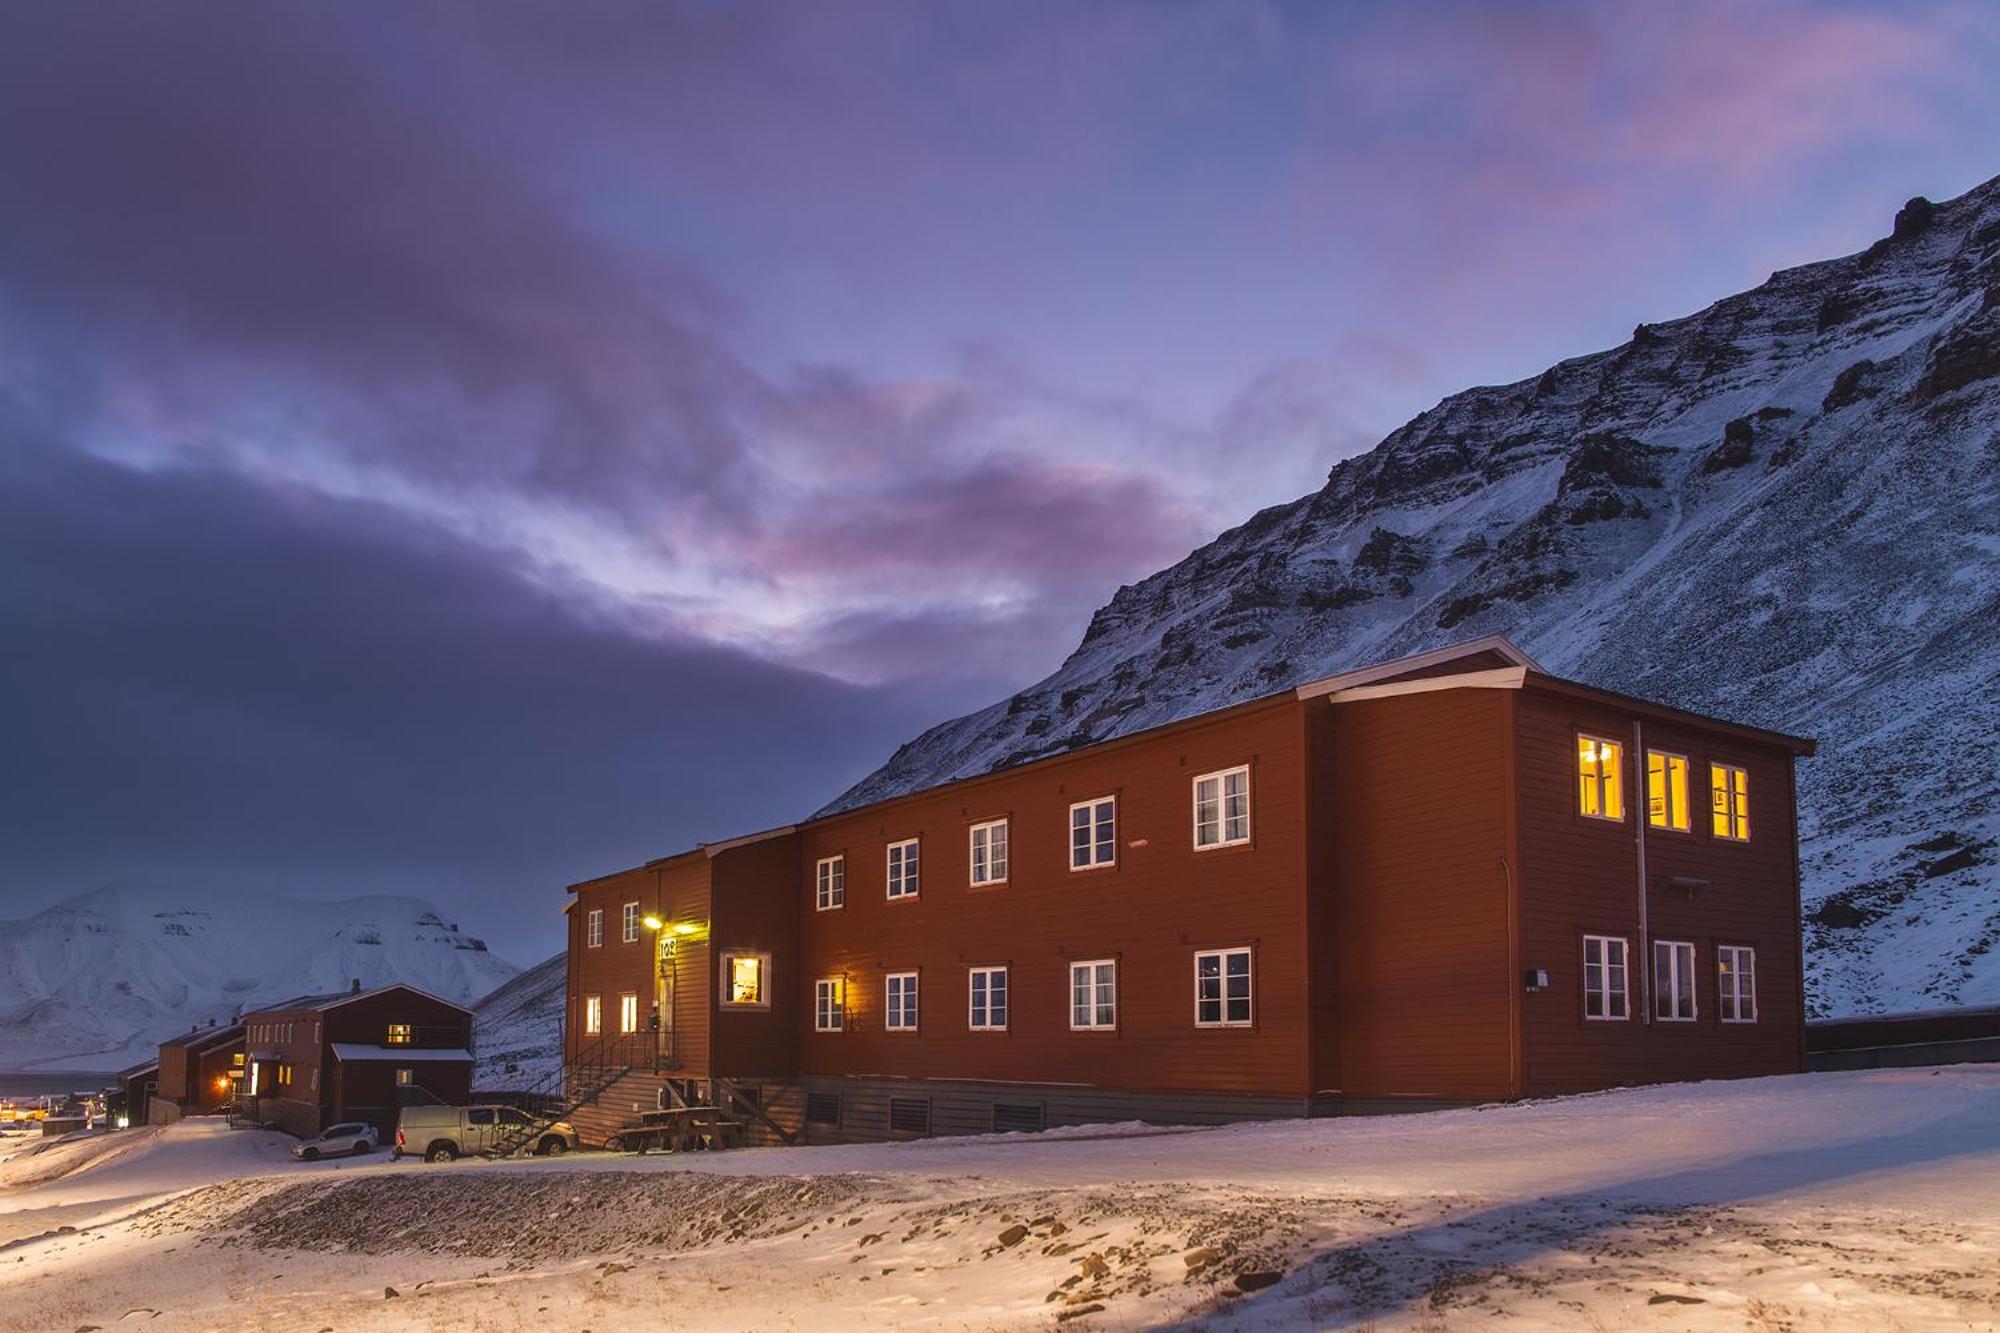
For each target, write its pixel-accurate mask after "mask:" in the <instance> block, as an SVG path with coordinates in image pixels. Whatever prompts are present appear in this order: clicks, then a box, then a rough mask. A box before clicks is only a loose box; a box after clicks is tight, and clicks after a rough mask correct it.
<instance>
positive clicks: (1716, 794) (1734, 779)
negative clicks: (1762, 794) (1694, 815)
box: [1708, 764, 1750, 842]
mask: <svg viewBox="0 0 2000 1333" xmlns="http://www.w3.org/2000/svg"><path fill="white" fill-rule="evenodd" d="M1708 805H1709V811H1710V813H1711V814H1713V815H1714V817H1715V836H1716V837H1718V838H1728V839H1730V840H1731V841H1734V842H1748V841H1749V840H1750V775H1749V774H1748V773H1746V772H1744V771H1743V770H1742V769H1740V768H1738V767H1736V765H1734V764H1710V765H1709V766H1708Z"/></svg>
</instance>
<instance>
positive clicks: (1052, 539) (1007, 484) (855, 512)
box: [0, 0, 2000, 963]
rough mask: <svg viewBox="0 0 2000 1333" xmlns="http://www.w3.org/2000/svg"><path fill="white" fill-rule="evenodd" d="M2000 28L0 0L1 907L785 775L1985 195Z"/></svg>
mask: <svg viewBox="0 0 2000 1333" xmlns="http://www.w3.org/2000/svg"><path fill="white" fill-rule="evenodd" d="M1996 71H2000V7H1995V6H1992V5H1987V4H1979V3H1967V4H1923V3H1907V2H1903V3H1885V4H1880V5H1865V4H1803V3H1800V4H1786V3H1739V4H1713V3H1689V4H1682V3H1632V4H1613V5H1601V6H1590V7H1584V6H1580V5H1557V4H1549V5H1539V4H1514V5H1502V4H1493V3H1488V4H1478V5H1473V4H1465V5H1451V4H1409V5H1398V6H1375V5H1352V6H1345V5H1333V4H1314V5H1300V6H1290V5H1277V4H1270V5H1267V4H1248V3H1232V4H1217V5H1207V4H1194V3H1189V4H1152V3H1147V4H1134V5H1129V6H1128V5H1119V4H1057V5H1038V4H1024V3H1010V4H989V3H977V4H964V5H953V4H905V5H898V6H876V5H864V4H859V3H850V2H849V0H840V2H839V3H818V2H815V3H803V4H799V5H795V6H794V5H781V4H756V5H745V6H735V5H722V4H702V5H688V6H678V7H670V6H666V5H659V4H651V3H644V4H639V3H635V4H604V3H586V4H581V5H563V6H556V5H540V6H509V5H502V4H493V3H484V2H482V3H477V4H473V3H466V4H443V3H417V4H393V5H392V4H340V5H306V4H301V3H273V2H272V0H257V3H248V4H241V5H231V4H219V3H204V4H200V5H182V4H173V3H158V4H144V5H127V6H112V5H104V4H70V3H64V4H56V3H32V2H29V3H10V4H8V5H6V6H5V8H4V9H0V631H3V632H4V642H0V917H4V916H19V915H25V914H27V913H29V912H32V911H35V910H38V909H40V908H41V907H44V906H46V905H48V904H49V903H51V902H53V901H56V900H57V899H59V898H61V897H66V896H68V895H70V894H74V893H77V892H80V891H83V890H87V889H90V888H94V887H97V886H99V885H101V884H105V883H110V882H114V881H116V882H125V883H133V884H158V885H161V886H166V887H172V886H176V885H201V884H216V885H255V886H263V887H268V888H269V889H270V890H271V891H273V892H279V893H285V894H293V895H300V896H308V897H314V896H319V897H324V896H336V895H338V896H346V895H349V894H355V893H363V892H403V893H415V894H420V895H423V896H427V897H429V898H431V899H432V900H433V901H435V902H437V903H438V904H439V905H440V906H441V907H443V908H445V909H446V911H447V914H448V915H451V916H452V917H453V918H454V919H456V920H458V921H459V922H460V924H462V925H463V926H464V927H465V928H466V929H467V930H469V931H472V932H474V933H478V934H483V935H485V936H486V937H487V938H489V939H490V940H492V941H493V943H494V946H495V947H496V949H498V950H499V951H500V952H502V953H503V954H506V955H507V956H509V957H511V958H513V959H514V960H515V961H517V962H522V963H527V962H532V961H535V960H537V959H539V958H540V957H542V956H545V955H547V954H549V953H552V952H554V951H555V949H556V948H557V947H558V945H559V943H560V934H559V917H558V916H557V915H556V913H557V912H558V910H559V909H560V907H561V905H562V901H563V893H562V887H563V885H565V884H566V883H568V882H570V881H573V880H577V879H581V878H584V877H587V876H590V875H594V874H598V873H603V872H606V871H609V870H613V869H616V868H619V867H621V866H625V865H630V864H633V863H636V862H638V861H641V860H644V859H646V858H648V857H651V856H657V855H662V854H665V853H668V852H672V851H676V850H679V849H681V848H684V847H686V846H688V845H690V844H692V843H693V842H696V841H698V840H703V839H716V838H722V837H727V836H730V835H732V834H736V833H740V832H744V831H747V830H751V829H756V828H761V827H765V826H768V825H771V824H775V823H781V822H785V821H787V820H790V819H793V818H797V817H799V816H802V815H804V814H806V813H808V812H809V811H810V810H811V809H812V808H814V807H815V806H817V805H819V804H821V803H822V802H824V801H825V800H827V799H829V798H831V797H832V796H834V795H835V794H837V793H838V792H839V791H840V790H841V789H842V788H843V787H845V786H846V785H847V784H848V783H850V782H851V781H853V780H854V779H856V778H858V777H860V776H861V775H863V774H864V773H866V772H867V771H868V770H869V769H871V768H873V767H874V766H875V765H876V764H878V763H879V762H880V761H881V760H882V759H884V758H886V757H887V755H888V753H889V751H890V750H891V749H893V747H894V746H895V745H896V744H897V743H898V742H900V741H901V740H904V739H907V738H908V737H909V736H910V735H912V734H914V733H915V732H916V731H918V730H920V729H921V728H922V727H924V726H925V725H928V724H929V723H932V722H935V721H939V720H942V719H943V718H945V717H947V716H949V715H951V714H953V713H956V712H961V711H964V710H965V709H967V708H970V707H974V706H977V705H980V704H983V703H986V702H989V701H991V700H992V699H994V698H996V697H999V696H1002V695H1004V694H1005V693H1007V692H1008V691H1011V690H1013V689H1016V688H1018V687H1020V686H1022V685H1024V684H1027V683H1029V682H1031V681H1033V680H1034V679H1036V678H1038V677H1040V676H1042V675H1044V674H1046V673H1047V672H1048V671H1049V670H1051V669H1053V668H1054V667H1055V666H1056V665H1057V663H1058V662H1059V661H1060V660H1061V658H1062V657H1063V656H1064V654H1065V653H1066V652H1067V651H1068V650H1069V648H1070V647H1071V646H1073V644H1074V643H1075V641H1076V639H1077V637H1078V635H1079V634H1080V633H1081V631H1082V629H1083V627H1084V625H1085V623H1086V621H1087V620H1088V617H1089V614H1090V612H1091V610H1092V609H1093V608H1095V607H1096V606H1098V605H1099V604H1101V603H1102V602H1103V601H1105V600H1106V599H1107V598H1108V597H1109V596H1110V595H1111V593H1112V592H1113V591H1114V590H1115V589H1116V588H1117V587H1118V585H1119V584H1121V583H1123V582H1129V581H1131V580H1133V579H1136V578H1139V577H1142V576H1144V575H1145V574H1147V573H1150V572H1152V571H1153V570H1155V569H1157V568H1159V567H1160V566H1162V565H1164V564H1168V563H1171V562H1172V561H1174V560H1176V559H1178V558H1179V557H1180V556H1182V555H1184V554H1186V553H1187V552H1188V551H1189V550H1190V549H1192V548H1193V547H1195V546H1197V545H1199V544H1201V543H1202V542H1203V541H1205V540H1207V539H1208V538H1209V537H1211V536H1213V535H1214V534H1215V533H1216V532H1217V531H1219V530H1221V529H1222V528H1225V527H1228V526H1230V525H1232V524H1234V523H1237V522H1240V521H1241V520H1243V519H1244V518H1246V517H1248V516H1249V514H1250V513H1251V512H1253V511H1254V510H1256V509H1257V508H1259V507H1261V506H1264V505H1268V504H1273V503H1277V502H1281V501H1285V500H1289V499H1292V498H1294V497H1296V496H1298V495H1300V494H1302V493H1305V492H1307V491H1310V490H1312V489H1314V488H1316V487H1317V486H1318V485H1319V484H1320V483H1321V481H1322V480H1323V478H1324V475H1325V472H1326V469H1327V468H1328V467H1329V466H1330V465H1331V464H1333V463H1334V462H1336V461H1338V460H1339V459H1341V458H1344V457H1347V456H1350V455H1352V454H1355V453H1357V452H1359V451H1361V450H1364V449H1366V448H1368V447H1369V446H1371V445H1372V444H1373V443H1374V442H1375V441H1376V440H1378V439H1380V438H1381V436H1382V435H1384V434H1386V433H1387V432H1388V431H1389V430H1391V429H1393V428H1394V427H1395V426H1397V425H1399V424H1400V423H1401V422H1402V421H1404V420H1405V419H1407V418H1408V417H1409V416H1411V415H1413V414H1414V413H1415V412H1417V411H1420V410H1421V409H1423V408H1425V407H1427V406H1429V405H1430V404H1432V403H1433V402H1435V401H1436V400H1437V399H1438V398H1439V397H1440V396H1442V395H1444V394H1446V393H1450V392H1452V391H1455V390H1457V389H1460V388H1464V387H1467V386H1470V385H1473V384H1480V383H1497V382H1505V381H1510V380H1514V379H1519V378H1523V377H1526V376H1530V375H1533V374H1536V373H1538V372H1539V371H1540V370H1541V369H1542V368H1543V367H1545V366H1546V365H1548V364H1549V363H1551V362H1553V361H1556V360H1558V359H1561V358H1564V357H1569V356H1575V355H1580V354H1582V353H1585V352H1589V351H1593V350H1597V349H1600V348H1604V347H1608V346H1612V345H1615V344H1617V343H1620V342H1622V341H1624V340H1625V339H1626V338H1627V337H1629V335H1630V333H1631V330H1632V328H1633V326H1634V325H1635V324H1637V323H1639V322H1640V321H1652V320H1660V319H1666V318H1671V317H1674V316H1678V315H1682V314H1687V313H1690V312H1692V311H1694V310H1696V309H1698V308H1700V307H1701V306H1704V305H1706V304H1707V303H1708V302H1710V301H1712V300H1714V299H1716V298H1718V297H1721V296H1724V295H1727V294H1728V293H1731V292H1734V291H1737V290H1740V289H1743V288H1747V287H1751V286H1754V285H1756V284H1757V283H1759V282H1761V281H1763V280H1764V279H1765V278H1766V277H1767V276H1768V275H1769V274H1770V272H1771V271H1772V270H1773V269H1775V268H1780V267H1784V266H1788V265H1792V264H1797V263H1801V262H1806V261H1809V260H1813V259H1818V258H1824V257H1828V256H1831V255H1835V254H1840V253H1845V252H1848V251H1852V250H1856V249H1860V248H1861V247H1863V246H1865V245H1866V244H1868V243H1869V242H1870V241H1871V240H1873V239H1875V238H1876V237H1878V236H1881V235H1883V234H1885V233H1886V232H1887V231H1888V228H1889V221H1890V218H1891V217H1892V215H1893V214H1894V212H1895V210H1896V208H1897V206H1898V205H1900V204H1901V203H1902V202H1903V200H1904V199H1906V198H1908V197H1909V196H1911V195H1914V194H1926V195H1929V196H1931V197H1932V198H1938V199H1941V198H1946V197H1949V196H1952V195H1955V194H1958V193H1960V192H1962V191H1963V190H1965V189H1967V188H1969V187H1971V186H1973V185H1975V184H1977V183H1979V182H1980V181H1982V180H1984V179H1986V178H1988V177H1990V176H1992V175H1993V174H1995V173H1996V172H2000V151H1996V150H2000V77H1996Z"/></svg>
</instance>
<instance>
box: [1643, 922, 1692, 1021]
mask: <svg viewBox="0 0 2000 1333" xmlns="http://www.w3.org/2000/svg"><path fill="white" fill-rule="evenodd" d="M1661 949H1671V950H1673V951H1674V952H1672V953H1671V954H1669V955H1668V956H1669V957H1670V958H1672V959H1674V960H1675V961H1674V964H1673V965H1672V966H1670V967H1669V968H1668V969H1667V972H1668V979H1669V981H1672V980H1673V979H1674V974H1675V973H1677V972H1679V971H1680V967H1679V960H1680V959H1681V958H1682V957H1683V956H1685V957H1686V959H1687V965H1688V972H1687V993H1688V1000H1689V1001H1690V1002H1691V1003H1692V1004H1693V1007H1694V1012H1693V1013H1691V1014H1689V1015H1688V1016H1687V1017H1685V1018H1682V1017H1681V1016H1680V1015H1679V1014H1662V1013H1661V1012H1660V978H1659V956H1660V950H1661ZM1683 949H1685V950H1686V951H1687V952H1686V954H1685V955H1683V954H1682V953H1681V952H1680V951H1681V950H1683ZM1648 961H1649V962H1651V963H1652V964H1653V971H1652V973H1651V976H1652V980H1653V986H1652V990H1653V1021H1654V1022H1655V1023H1698V1022H1700V1021H1701V987H1700V986H1699V985H1698V984H1697V983H1696V981H1695V977H1694V966H1695V947H1694V942H1693V941H1692V940H1654V941H1653V957H1652V958H1651V959H1649V960H1648ZM1679 992H1680V987H1679V986H1674V987H1672V989H1671V991H1670V992H1669V993H1670V994H1678V993H1679Z"/></svg>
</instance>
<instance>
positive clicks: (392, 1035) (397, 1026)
mask: <svg viewBox="0 0 2000 1333" xmlns="http://www.w3.org/2000/svg"><path fill="white" fill-rule="evenodd" d="M411 1035H412V1034H411V1032H410V1025H409V1024H408V1023H391V1024H390V1025H389V1045H391V1046H408V1045H409V1044H410V1037H411Z"/></svg>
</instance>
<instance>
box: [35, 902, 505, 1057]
mask: <svg viewBox="0 0 2000 1333" xmlns="http://www.w3.org/2000/svg"><path fill="white" fill-rule="evenodd" d="M517 971H519V969H518V968H517V967H515V966H514V964H512V963H509V962H507V961H505V960H504V959H500V958H497V957H495V956H494V955H493V954H491V953H489V952H487V949H486V945H485V943H484V942H483V941H480V940H477V939H474V938H472V937H471V936H468V935H463V934H460V933H459V930H458V928H457V927H456V926H455V925H453V924H451V923H449V922H446V921H445V920H444V919H443V918H441V917H440V916H439V915H438V913H437V910H436V909H435V908H433V907H431V905H430V904H428V903H425V902H423V901H421V900H419V899H416V898H393V897H362V898H350V899H346V900H343V901H339V902H310V903H309V902H300V901H296V900H290V899H285V898H279V897H275V896H270V895H260V894H241V895H230V894H208V895H199V894H187V893H175V894H171V895H164V894H157V893H148V892H146V891H143V890H140V889H134V888H126V887H121V886H114V887H111V888H105V889H99V890H97V891H96V892H93V893H87V894H84V895H82V896H81V897H77V898H72V899H70V900H69V901H67V902H63V903H58V904H57V905H56V906H54V907H51V908H48V909H47V910H45V911H42V912H39V913H37V914H36V915H34V916H31V917H29V918H27V919H26V920H24V921H8V922H0V1069H17V1070H18V1069H30V1068H44V1069H63V1068H67V1069H90V1070H104V1069H118V1068H122V1067H124V1066H126V1065H130V1064H134V1063H136V1062H138V1061H139V1060H142V1059H145V1058H148V1057H149V1056H151V1055H152V1054H154V1053H155V1047H156V1046H157V1044H158V1043H159V1041H160V1039H161V1038H163V1037H168V1036H172V1035H173V1034H175V1033H178V1032H184V1031H186V1030H188V1029H189V1028H191V1027H193V1026H194V1025H195V1024H196V1023H198V1022H202V1021H205V1020H207V1019H211V1018H215V1019H222V1020H227V1019H228V1018H230V1017H231V1016H233V1015H234V1014H237V1013H239V1012H241V1011H242V1010H243V1009H244V1008H245V1007H246V1006H254V1005H257V1004H260V1003H266V1002H270V1001H274V1000H281V999H284V998H286V997H288V996H293V995H299V994H303V993H312V992H325V991H337V990H344V989H346V988H347V987H348V985H349V984H350V983H351V982H352V981H353V980H354V979H355V978H357V977H358V978H360V981H361V984H362V985H363V986H364V987H368V986H376V985H381V984H383V983H386V982H390V981H402V982H407V983H408V984H410V985H412V986H417V987H420V988H422V989H424V990H427V991H430V992H432V993H433V994H436V995H442V996H444V997H445V998H446V999H449V1000H456V1001H458V1002H460V1003H464V1002H465V1001H468V1000H472V999H476V998H478V997H479V996H482V995H484V994H486V993H487V992H489V991H491V990H492V989H493V988H494V987H495V986H497V985H499V984H500V983H501V982H503V981H506V980H507V979H508V978H510V977H512V976H513V975H514V974H515V973H516V972H517Z"/></svg>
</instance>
